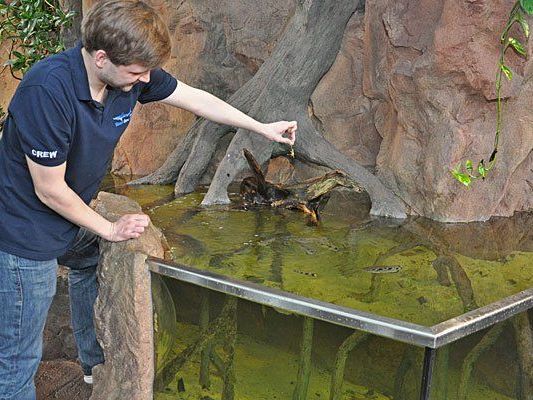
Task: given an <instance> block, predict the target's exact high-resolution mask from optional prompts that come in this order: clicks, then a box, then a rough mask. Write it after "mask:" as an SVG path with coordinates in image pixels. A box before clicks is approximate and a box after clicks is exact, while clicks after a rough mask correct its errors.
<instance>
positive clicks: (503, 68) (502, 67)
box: [500, 64, 513, 80]
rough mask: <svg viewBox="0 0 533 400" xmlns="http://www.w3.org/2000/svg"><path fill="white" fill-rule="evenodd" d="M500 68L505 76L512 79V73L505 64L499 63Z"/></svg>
mask: <svg viewBox="0 0 533 400" xmlns="http://www.w3.org/2000/svg"><path fill="white" fill-rule="evenodd" d="M500 69H501V70H502V72H503V73H504V74H505V77H506V78H507V79H509V80H511V79H513V73H512V71H511V70H510V69H509V67H507V66H506V65H503V64H500Z"/></svg>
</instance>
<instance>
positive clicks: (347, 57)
mask: <svg viewBox="0 0 533 400" xmlns="http://www.w3.org/2000/svg"><path fill="white" fill-rule="evenodd" d="M363 35H364V18H363V15H362V14H361V13H355V14H354V15H353V17H352V18H351V19H350V21H349V22H348V26H347V27H346V32H345V33H344V39H343V42H342V45H341V49H340V51H339V55H338V56H337V58H336V60H335V63H334V64H333V65H332V67H331V68H330V70H329V72H328V73H327V74H326V75H325V76H324V77H323V78H322V80H321V81H320V83H319V84H318V86H317V87H316V89H315V92H314V93H313V96H312V97H311V101H312V104H313V112H314V116H315V117H316V118H317V122H318V125H319V126H318V128H319V129H320V130H321V131H322V132H323V133H324V137H325V138H326V139H327V140H328V141H330V142H331V143H333V145H334V146H335V147H336V148H337V149H338V150H340V151H342V152H343V153H344V154H346V155H348V156H350V157H351V158H353V159H354V160H355V161H357V162H358V163H359V164H361V165H367V166H374V165H375V164H376V156H377V154H378V151H379V145H380V143H381V137H380V136H379V133H378V131H377V130H376V128H375V126H374V122H373V114H374V110H373V109H372V101H371V99H369V98H368V97H365V96H364V95H363V62H362V60H361V54H362V53H363V47H364V41H363Z"/></svg>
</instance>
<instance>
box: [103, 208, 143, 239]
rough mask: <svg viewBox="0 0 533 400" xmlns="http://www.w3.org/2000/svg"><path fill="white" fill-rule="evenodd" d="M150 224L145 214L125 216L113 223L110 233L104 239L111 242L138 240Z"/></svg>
mask: <svg viewBox="0 0 533 400" xmlns="http://www.w3.org/2000/svg"><path fill="white" fill-rule="evenodd" d="M149 223H150V218H149V217H148V215H145V214H126V215H123V216H122V217H120V219H119V220H118V221H116V222H114V223H112V227H111V230H110V233H109V235H108V237H105V238H104V239H106V240H109V241H110V242H121V241H123V240H128V239H135V238H138V237H139V236H141V233H143V232H144V228H146V227H147V226H148V224H149Z"/></svg>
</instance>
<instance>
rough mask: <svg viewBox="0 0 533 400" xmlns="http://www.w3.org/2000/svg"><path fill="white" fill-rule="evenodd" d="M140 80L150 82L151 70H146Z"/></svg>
mask: <svg viewBox="0 0 533 400" xmlns="http://www.w3.org/2000/svg"><path fill="white" fill-rule="evenodd" d="M139 81H141V82H144V83H148V82H150V71H146V72H145V73H144V74H142V75H141V76H140V77H139Z"/></svg>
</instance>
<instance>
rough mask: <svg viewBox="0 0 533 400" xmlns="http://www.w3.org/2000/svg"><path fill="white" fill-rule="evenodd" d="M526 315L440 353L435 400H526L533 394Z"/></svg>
mask: <svg viewBox="0 0 533 400" xmlns="http://www.w3.org/2000/svg"><path fill="white" fill-rule="evenodd" d="M531 335H532V328H531V325H530V322H529V320H528V316H527V313H522V314H519V315H517V316H516V317H514V318H512V319H511V320H508V321H505V322H502V323H500V324H497V325H495V326H493V327H491V328H489V329H485V330H483V331H480V332H478V333H476V334H474V335H471V336H468V337H466V338H463V339H461V340H459V341H457V342H455V343H452V344H450V345H448V346H445V347H443V348H441V349H438V350H437V361H436V368H435V375H434V387H433V392H432V395H433V397H432V400H433V399H435V400H487V399H490V400H527V399H529V398H530V397H528V396H531V394H532V393H533V392H532V390H533V386H532V385H533V347H532V346H533V344H532V341H531V340H532V336H531Z"/></svg>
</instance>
